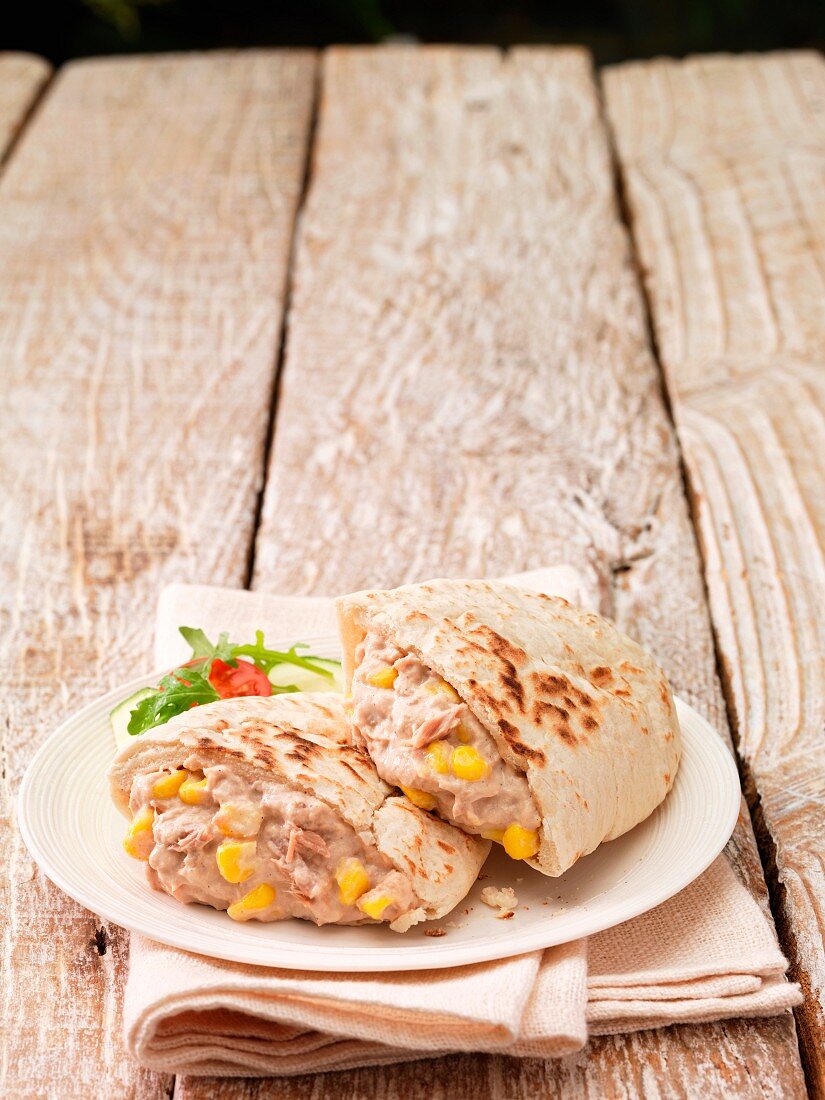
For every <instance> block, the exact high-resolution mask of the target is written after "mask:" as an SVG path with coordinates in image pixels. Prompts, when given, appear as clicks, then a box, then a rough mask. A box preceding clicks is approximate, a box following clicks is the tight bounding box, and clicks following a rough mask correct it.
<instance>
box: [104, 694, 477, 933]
mask: <svg viewBox="0 0 825 1100" xmlns="http://www.w3.org/2000/svg"><path fill="white" fill-rule="evenodd" d="M192 751H196V752H197V754H198V756H199V757H200V758H202V759H203V760H204V762H205V765H206V766H210V765H212V764H229V765H231V767H232V769H233V770H234V771H235V772H236V773H237V774H238V775H239V776H241V777H242V778H245V779H247V780H248V781H249V782H254V781H255V780H258V779H263V780H266V779H272V778H276V779H278V780H280V781H281V782H283V783H286V784H287V785H288V786H290V787H292V788H294V789H297V790H301V791H304V792H306V793H308V794H312V795H314V796H315V797H316V798H319V799H321V800H322V801H323V802H325V803H326V804H327V805H328V806H329V807H330V808H331V809H332V810H333V811H335V812H336V813H337V814H339V815H340V816H341V817H342V818H343V819H344V820H345V821H346V822H347V824H348V825H350V826H351V827H352V828H353V829H354V830H355V831H356V833H358V834H359V836H360V837H361V839H362V840H363V841H364V843H365V844H367V845H368V846H370V845H374V846H375V848H376V849H377V850H378V851H379V852H380V853H382V855H384V856H385V857H386V858H387V859H388V860H389V861H390V863H391V864H392V865H393V867H394V868H395V869H396V870H397V871H399V872H400V873H401V874H402V875H404V877H405V878H406V879H408V881H409V883H410V886H411V888H412V890H413V893H414V894H415V895H416V897H418V898H419V899H420V901H421V908H419V909H416V910H415V911H414V912H412V913H406V914H403V915H402V916H401V917H399V918H398V920H396V921H394V922H393V927H394V928H396V930H397V931H404V930H405V929H406V928H407V927H409V926H410V925H412V924H415V923H417V922H418V921H421V920H430V919H433V918H436V917H440V916H443V915H444V914H445V913H449V912H450V910H451V909H453V908H454V907H455V906H456V905H457V904H458V902H459V901H461V899H462V898H463V897H464V896H465V895H466V894H467V892H468V891H469V889H470V887H471V886H472V885H473V883H474V882H475V880H476V878H477V877H478V872H479V869H480V868H481V865H482V863H483V862H484V860H485V858H486V856H487V853H488V851H489V847H490V846H489V843H488V842H486V841H483V840H480V839H479V838H477V837H470V836H467V835H466V834H465V833H463V832H461V831H460V830H459V829H456V828H455V827H454V826H452V825H450V824H448V823H447V822H444V821H441V820H439V819H438V818H435V817H433V816H432V815H431V814H427V813H424V811H423V810H419V809H418V808H417V807H415V806H413V805H412V803H411V802H409V801H408V800H407V799H406V798H405V797H403V796H402V795H399V794H398V792H397V791H393V789H392V788H391V787H389V786H388V785H387V784H386V783H384V782H383V780H381V779H380V778H379V776H378V773H377V772H376V770H375V767H374V766H373V764H372V761H371V760H370V759H369V758H368V757H367V756H365V755H364V754H363V753H362V752H361V751H360V750H358V749H356V748H354V747H353V746H352V745H351V743H350V726H349V719H348V717H347V715H346V712H345V710H344V706H343V702H342V700H341V699H339V698H337V697H336V696H333V695H330V694H326V693H323V694H320V693H319V694H310V693H297V694H284V695H274V696H272V697H270V698H258V697H248V698H242V699H227V700H223V701H221V702H217V703H209V704H207V705H206V706H200V707H196V708H194V709H193V710H190V711H187V712H186V714H181V715H178V716H177V717H175V718H173V719H172V720H171V721H169V722H167V723H166V725H164V726H159V727H158V728H156V729H152V730H148V731H147V732H146V733H143V734H140V735H139V736H137V737H135V738H134V739H133V741H132V743H130V744H129V745H127V746H126V747H125V748H124V749H123V750H122V751H121V752H120V753H118V755H117V756H116V757H115V760H114V762H113V764H112V767H111V769H110V772H109V781H110V788H111V794H112V798H113V800H114V802H115V805H116V806H117V807H118V809H120V810H121V811H122V812H123V813H124V814H126V815H127V816H129V793H130V791H131V787H132V782H133V780H134V779H135V777H136V776H138V775H140V774H142V773H144V772H154V771H158V770H160V769H163V768H168V769H170V770H174V769H175V768H176V767H179V766H180V765H181V764H182V761H183V759H184V758H185V757H186V755H187V754H188V753H190V752H192Z"/></svg>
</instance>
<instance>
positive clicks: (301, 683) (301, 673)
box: [269, 657, 344, 693]
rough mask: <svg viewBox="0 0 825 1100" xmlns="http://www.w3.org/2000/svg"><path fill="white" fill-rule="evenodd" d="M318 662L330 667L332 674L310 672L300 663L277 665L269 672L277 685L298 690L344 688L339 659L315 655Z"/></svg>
mask: <svg viewBox="0 0 825 1100" xmlns="http://www.w3.org/2000/svg"><path fill="white" fill-rule="evenodd" d="M312 659H313V661H315V663H316V664H319V665H323V666H324V667H325V668H328V669H329V671H330V672H331V673H332V676H331V677H329V676H321V675H320V673H318V672H310V671H309V669H307V668H299V666H298V665H288V664H282V665H275V667H274V668H273V669H272V670H271V671H270V673H269V679H270V682H271V683H272V684H273V685H274V686H275V687H296V688H297V689H298V691H337V692H338V693H340V692H342V691H343V690H344V683H343V679H342V676H341V665H340V663H339V662H338V661H330V660H325V659H324V658H322V657H313V658H312Z"/></svg>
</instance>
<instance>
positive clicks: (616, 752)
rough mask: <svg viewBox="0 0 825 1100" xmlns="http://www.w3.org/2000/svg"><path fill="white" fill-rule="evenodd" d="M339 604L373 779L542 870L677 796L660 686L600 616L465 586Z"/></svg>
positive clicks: (666, 695)
mask: <svg viewBox="0 0 825 1100" xmlns="http://www.w3.org/2000/svg"><path fill="white" fill-rule="evenodd" d="M337 607H338V614H339V624H340V631H341V636H342V641H343V649H344V679H345V688H346V690H347V691H351V692H352V696H353V703H354V717H353V720H354V726H355V732H356V738H357V740H358V741H359V743H361V744H362V745H363V746H364V747H365V748H366V749H367V751H368V752H369V753H370V755H371V756H372V757H373V760H374V761H375V763H376V766H377V769H378V772H379V774H381V775H382V777H383V778H384V779H386V780H387V781H388V782H392V783H396V784H399V785H401V786H403V787H404V789H406V790H407V791H408V792H409V793H410V797H412V798H414V799H415V800H416V801H418V802H419V804H420V805H423V806H428V807H429V808H430V809H433V810H435V811H436V812H437V813H439V814H441V815H442V816H444V817H445V818H447V819H448V820H452V821H453V822H455V823H457V824H458V825H460V826H461V828H463V829H465V830H467V831H470V832H474V833H479V834H481V835H486V836H489V837H491V838H492V839H495V840H501V841H502V842H503V843H504V847H505V848H506V849H507V851H508V853H509V854H510V855H513V856H515V857H516V858H524V859H527V860H528V862H530V863H531V864H532V865H533V866H534V867H536V868H537V869H538V870H540V871H542V872H544V873H545V874H547V875H560V874H562V873H563V872H564V871H566V870H567V869H568V868H569V867H570V866H572V864H574V863H575V862H576V860H578V859H580V858H581V857H582V856H584V855H586V854H587V853H589V852H592V851H593V850H594V849H595V848H596V847H597V846H598V845H599V844H601V843H602V842H603V841H606V840H612V839H613V838H614V837H617V836H620V835H621V834H622V833H624V832H626V831H627V830H628V829H631V828H632V827H633V826H634V825H636V824H637V823H638V822H640V821H642V820H643V819H644V818H646V817H647V816H648V815H649V814H650V813H652V812H653V810H654V809H655V808H656V806H658V805H659V803H660V802H661V801H662V800H663V799H664V797H665V796H666V795H667V793H668V791H669V790H670V788H671V786H672V785H673V781H674V778H675V775H676V770H677V768H678V766H679V759H680V752H681V747H680V734H679V723H678V720H677V717H676V710H675V707H674V703H673V698H672V695H671V691H670V687H669V685H668V682H667V678H666V677H665V674H664V672H663V671H662V669H661V668H660V667H659V665H658V664H657V663H656V661H655V660H654V659H653V658H652V657H651V656H650V654H649V653H647V652H646V651H645V650H644V649H643V648H642V647H641V646H640V645H639V644H638V643H636V642H634V641H633V640H632V639H630V638H629V637H627V636H626V635H625V634H623V633H622V632H621V631H619V630H618V629H617V628H616V627H615V626H613V625H612V624H611V623H610V622H608V621H607V620H606V619H603V618H602V617H601V616H599V615H594V614H591V613H588V612H585V611H583V610H581V609H580V608H577V607H574V606H572V605H571V604H570V603H568V602H567V601H566V600H563V599H561V598H558V597H550V596H545V595H542V594H539V593H531V592H526V591H522V590H521V589H518V588H515V587H513V586H512V585H508V584H504V583H501V582H485V581H461V580H433V581H429V582H427V583H425V584H416V585H408V586H405V587H402V588H397V589H394V590H391V591H373V592H358V593H355V594H354V595H350V596H345V597H343V598H341V599H340V600H338V601H337Z"/></svg>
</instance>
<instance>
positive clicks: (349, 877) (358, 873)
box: [335, 856, 370, 905]
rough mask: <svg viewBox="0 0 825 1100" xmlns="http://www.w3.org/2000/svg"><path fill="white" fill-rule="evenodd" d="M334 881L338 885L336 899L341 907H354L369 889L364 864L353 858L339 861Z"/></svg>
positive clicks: (368, 878)
mask: <svg viewBox="0 0 825 1100" xmlns="http://www.w3.org/2000/svg"><path fill="white" fill-rule="evenodd" d="M335 881H336V882H337V883H338V897H339V898H340V900H341V904H342V905H355V903H356V901H358V899H359V898H360V897H361V895H362V894H365V893H366V892H367V890H369V888H370V876H369V875H368V874H367V871H366V868H365V867H364V864H363V863H362V862H361V860H360V859H356V858H355V856H350V857H349V858H348V859H342V860H341V862H340V863H339V864H338V869H337V870H336V872H335Z"/></svg>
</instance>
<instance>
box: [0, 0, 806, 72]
mask: <svg viewBox="0 0 825 1100" xmlns="http://www.w3.org/2000/svg"><path fill="white" fill-rule="evenodd" d="M4 22H5V23H6V26H5V29H4V31H3V33H2V36H0V44H2V47H3V48H5V49H24V50H31V51H33V52H35V53H39V54H43V55H45V56H46V57H48V58H50V59H51V60H53V61H55V62H60V61H65V60H66V59H67V58H70V57H79V56H84V55H87V54H96V53H125V52H130V51H149V50H181V49H183V50H187V49H209V48H215V47H221V46H269V45H272V46H278V45H287V46H298V45H306V46H325V45H329V44H330V43H333V42H377V41H381V40H382V39H384V38H387V37H389V36H409V37H411V38H415V39H418V40H420V41H423V42H491V43H496V44H499V45H502V46H506V45H510V44H512V43H528V42H537V43H538V42H543V43H570V42H578V43H582V44H584V45H586V46H589V47H590V49H592V50H593V52H594V54H595V56H596V59H597V61H599V62H602V63H606V62H610V61H617V60H622V59H624V58H630V57H650V56H652V55H655V54H659V53H666V54H671V55H676V56H680V55H683V54H686V53H691V52H697V51H708V50H735V51H741V50H765V49H773V48H777V47H783V46H786V47H799V46H813V47H817V48H822V46H823V44H825V0H673V2H668V0H660V2H657V0H612V2H611V0H566V2H564V3H550V2H546V0H545V2H543V3H542V2H540V0H514V2H510V3H503V2H500V3H494V2H488V3H484V2H480V3H455V2H451V0H283V2H276V0H271V2H269V3H265V2H262V0H59V2H57V0H55V2H52V3H48V2H45V3H30V4H20V5H16V11H15V15H14V20H13V24H12V21H11V20H10V18H9V16H8V9H7V14H6V16H5V17H4ZM10 24H11V25H10Z"/></svg>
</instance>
